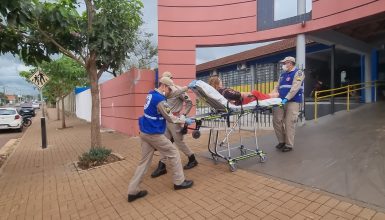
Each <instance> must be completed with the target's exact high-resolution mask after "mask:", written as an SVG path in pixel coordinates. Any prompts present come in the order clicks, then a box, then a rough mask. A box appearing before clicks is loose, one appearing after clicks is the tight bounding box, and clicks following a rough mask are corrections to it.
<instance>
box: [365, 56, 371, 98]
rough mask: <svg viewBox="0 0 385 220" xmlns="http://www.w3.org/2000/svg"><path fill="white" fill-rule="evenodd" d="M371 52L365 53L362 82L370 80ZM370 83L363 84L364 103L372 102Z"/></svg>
mask: <svg viewBox="0 0 385 220" xmlns="http://www.w3.org/2000/svg"><path fill="white" fill-rule="evenodd" d="M371 69H372V68H371V54H366V55H365V78H364V82H370V81H371V80H372V71H371ZM369 85H370V84H365V86H366V88H365V103H370V102H372V88H371V87H370V86H369Z"/></svg>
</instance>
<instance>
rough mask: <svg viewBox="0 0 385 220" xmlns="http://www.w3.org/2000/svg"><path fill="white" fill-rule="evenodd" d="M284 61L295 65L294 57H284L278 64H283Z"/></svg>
mask: <svg viewBox="0 0 385 220" xmlns="http://www.w3.org/2000/svg"><path fill="white" fill-rule="evenodd" d="M286 61H290V62H293V63H295V58H294V57H285V59H283V60H281V61H280V62H281V63H284V62H286Z"/></svg>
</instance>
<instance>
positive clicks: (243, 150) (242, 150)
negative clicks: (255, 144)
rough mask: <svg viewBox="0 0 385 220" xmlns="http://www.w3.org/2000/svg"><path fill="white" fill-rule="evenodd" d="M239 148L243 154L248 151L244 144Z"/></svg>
mask: <svg viewBox="0 0 385 220" xmlns="http://www.w3.org/2000/svg"><path fill="white" fill-rule="evenodd" d="M239 150H240V151H241V156H243V155H246V154H247V151H246V149H245V147H244V146H243V145H241V147H240V148H239Z"/></svg>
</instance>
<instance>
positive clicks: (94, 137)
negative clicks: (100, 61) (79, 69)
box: [87, 61, 102, 148]
mask: <svg viewBox="0 0 385 220" xmlns="http://www.w3.org/2000/svg"><path fill="white" fill-rule="evenodd" d="M89 62H90V63H89V65H87V73H88V76H89V79H90V84H91V97H92V109H91V148H97V147H102V139H101V134H100V106H99V105H100V104H99V85H98V72H97V69H96V62H95V61H93V62H92V61H89Z"/></svg>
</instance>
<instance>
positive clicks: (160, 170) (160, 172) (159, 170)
mask: <svg viewBox="0 0 385 220" xmlns="http://www.w3.org/2000/svg"><path fill="white" fill-rule="evenodd" d="M166 173H167V170H166V164H164V163H162V162H161V161H159V164H158V168H156V170H155V171H154V172H152V173H151V177H152V178H155V177H158V176H162V175H163V174H166Z"/></svg>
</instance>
